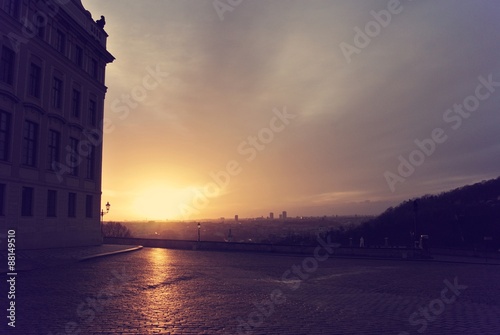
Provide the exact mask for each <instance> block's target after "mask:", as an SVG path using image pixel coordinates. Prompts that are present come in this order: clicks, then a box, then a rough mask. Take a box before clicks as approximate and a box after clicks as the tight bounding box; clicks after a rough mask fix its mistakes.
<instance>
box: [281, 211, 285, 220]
mask: <svg viewBox="0 0 500 335" xmlns="http://www.w3.org/2000/svg"><path fill="white" fill-rule="evenodd" d="M281 216H282V218H283V220H286V211H283V214H281Z"/></svg>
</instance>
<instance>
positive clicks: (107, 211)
mask: <svg viewBox="0 0 500 335" xmlns="http://www.w3.org/2000/svg"><path fill="white" fill-rule="evenodd" d="M109 207H111V205H110V204H109V201H108V202H107V203H106V212H104V209H101V235H102V237H103V238H104V231H103V225H104V215H106V214H108V213H109Z"/></svg>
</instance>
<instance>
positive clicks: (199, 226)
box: [198, 222, 201, 242]
mask: <svg viewBox="0 0 500 335" xmlns="http://www.w3.org/2000/svg"><path fill="white" fill-rule="evenodd" d="M200 230H201V224H200V223H199V222H198V242H200V241H201V239H200Z"/></svg>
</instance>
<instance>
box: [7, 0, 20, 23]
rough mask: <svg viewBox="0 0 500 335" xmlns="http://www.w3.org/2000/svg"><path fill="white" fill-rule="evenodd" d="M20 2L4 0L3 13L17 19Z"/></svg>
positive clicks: (17, 0)
mask: <svg viewBox="0 0 500 335" xmlns="http://www.w3.org/2000/svg"><path fill="white" fill-rule="evenodd" d="M20 3H21V2H20V1H19V0H5V2H4V4H5V8H4V9H5V11H6V12H7V13H8V14H9V15H10V16H12V17H14V18H16V19H17V18H18V17H19V4H20Z"/></svg>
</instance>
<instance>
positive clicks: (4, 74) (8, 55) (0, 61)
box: [0, 46, 15, 85]
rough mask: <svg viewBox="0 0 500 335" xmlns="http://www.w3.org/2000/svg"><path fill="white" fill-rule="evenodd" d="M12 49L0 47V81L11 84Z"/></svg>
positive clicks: (12, 68)
mask: <svg viewBox="0 0 500 335" xmlns="http://www.w3.org/2000/svg"><path fill="white" fill-rule="evenodd" d="M14 60H15V54H14V51H12V50H11V49H9V48H7V47H5V46H4V47H2V58H0V81H3V82H4V83H6V84H9V85H12V83H13V82H14Z"/></svg>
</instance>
